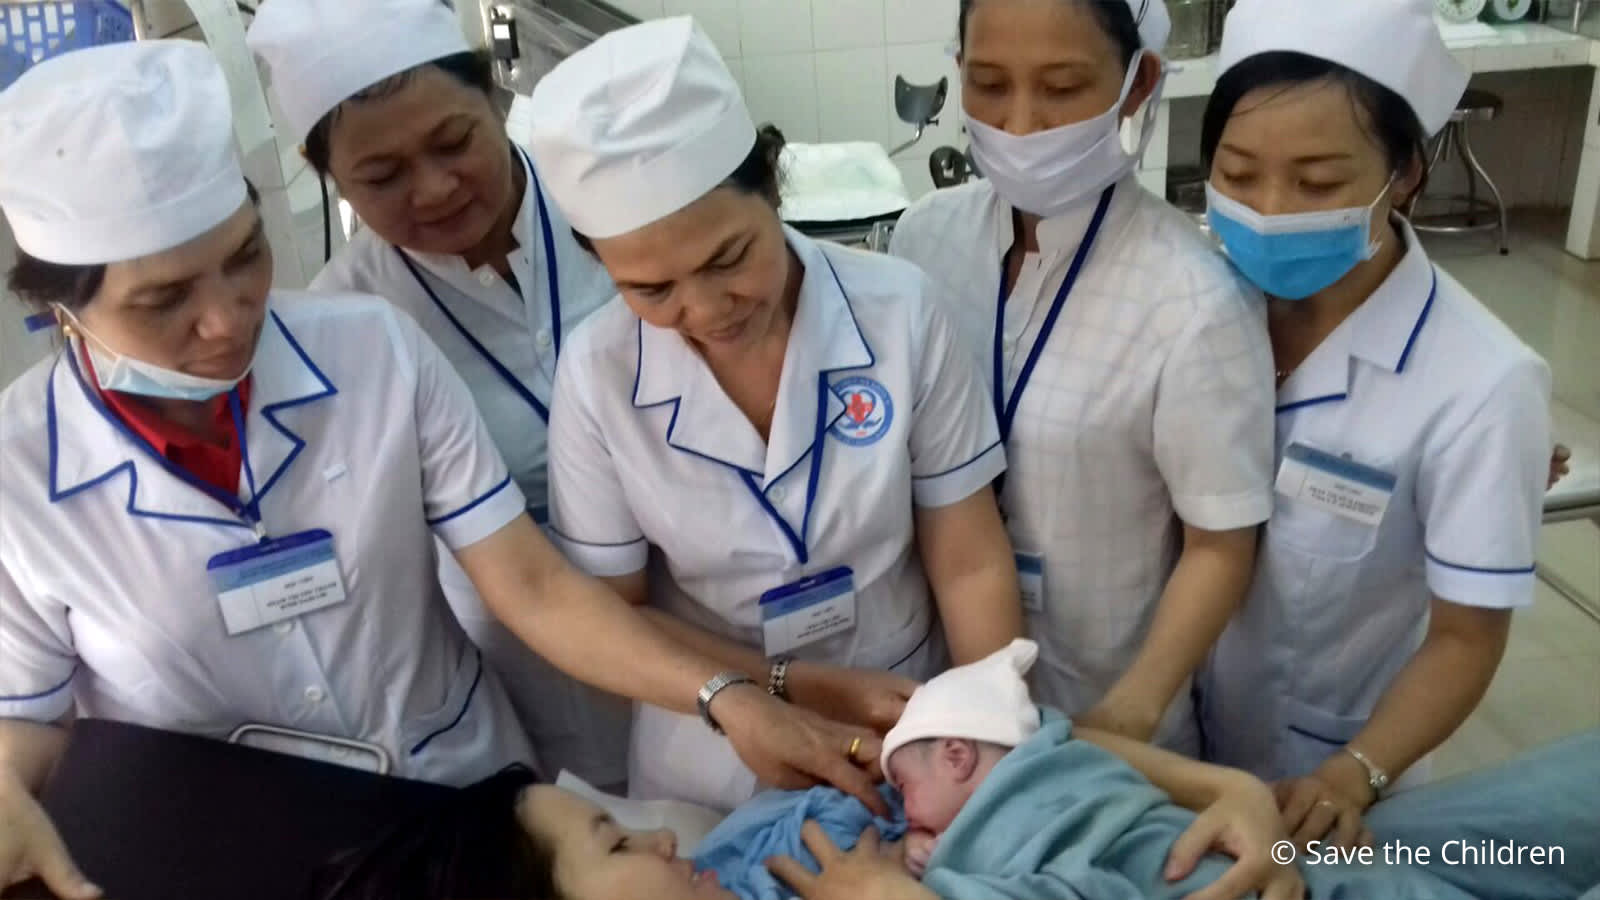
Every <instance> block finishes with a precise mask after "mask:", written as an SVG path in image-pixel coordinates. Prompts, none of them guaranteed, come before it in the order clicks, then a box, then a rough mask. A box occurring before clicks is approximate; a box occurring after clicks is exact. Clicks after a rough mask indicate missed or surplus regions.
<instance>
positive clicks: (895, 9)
mask: <svg viewBox="0 0 1600 900" xmlns="http://www.w3.org/2000/svg"><path fill="white" fill-rule="evenodd" d="M610 2H611V3H612V4H613V5H615V6H619V7H621V8H622V9H624V10H626V11H627V12H629V13H632V14H633V15H636V16H639V17H640V18H655V17H657V16H663V15H678V14H682V13H689V14H692V15H694V16H695V17H696V18H697V19H698V20H699V21H700V24H701V26H702V27H704V28H705V30H706V33H707V34H709V35H710V36H711V39H712V40H713V41H715V42H716V44H717V47H718V49H720V50H721V51H722V54H723V56H724V57H726V58H727V59H728V64H729V68H731V69H732V70H733V73H734V75H735V76H736V77H738V78H739V80H740V83H741V84H742V85H743V87H744V91H745V99H746V100H747V101H748V102H749V104H750V111H751V113H752V114H754V115H755V117H756V119H757V120H758V121H761V122H771V123H772V124H774V125H777V126H778V127H779V128H780V129H782V130H783V133H784V134H785V135H786V136H787V137H788V138H789V139H790V140H792V141H797V142H805V143H812V142H818V141H827V142H832V141H877V142H879V143H882V144H885V145H886V146H889V147H894V146H897V145H899V144H901V143H903V142H905V141H907V140H909V139H910V138H911V136H912V134H913V133H914V130H913V129H912V128H911V127H910V126H908V125H906V124H904V123H902V122H901V121H900V120H899V118H898V117H897V116H896V115H895V112H894V77H895V76H896V75H903V76H905V77H906V79H907V80H908V81H911V82H913V83H917V84H932V83H934V82H936V81H938V80H939V79H940V78H941V77H948V78H949V79H950V98H949V100H948V101H947V102H946V104H945V112H944V114H943V115H942V116H941V117H940V124H939V125H938V126H937V127H935V128H932V129H929V131H928V133H927V134H926V135H925V136H924V137H923V139H922V143H920V144H918V145H917V147H916V148H915V149H914V150H910V151H907V152H906V153H905V154H904V155H903V156H902V157H901V158H898V159H896V163H897V164H898V165H899V167H900V171H901V173H902V174H903V175H904V176H905V179H906V186H907V187H908V188H910V190H911V192H912V193H913V194H914V195H920V194H922V193H923V192H925V191H927V190H930V189H931V188H932V186H933V185H932V182H931V180H930V179H929V177H928V162H927V160H928V154H929V153H930V152H932V151H933V150H934V149H935V148H937V147H939V146H942V145H945V144H951V145H956V144H959V143H960V126H959V122H960V114H959V111H960V108H961V97H960V91H959V89H958V87H959V86H958V84H957V79H956V67H955V61H954V60H953V59H952V58H951V56H950V52H949V51H950V44H951V42H952V41H953V40H954V39H955V35H956V7H957V0H610Z"/></svg>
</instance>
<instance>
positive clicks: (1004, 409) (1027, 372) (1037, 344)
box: [994, 185, 1117, 444]
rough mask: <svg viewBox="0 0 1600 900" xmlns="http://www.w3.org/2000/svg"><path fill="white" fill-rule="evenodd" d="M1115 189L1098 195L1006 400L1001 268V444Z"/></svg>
mask: <svg viewBox="0 0 1600 900" xmlns="http://www.w3.org/2000/svg"><path fill="white" fill-rule="evenodd" d="M1116 189H1117V186H1116V185H1112V186H1111V187H1108V188H1106V189H1105V191H1104V192H1103V193H1102V194H1101V195H1100V205H1099V206H1097V207H1095V211H1094V218H1093V219H1091V220H1090V221H1089V230H1088V231H1087V232H1085V233H1084V236H1083V243H1081V244H1079V245H1078V253H1077V255H1076V256H1074V257H1073V258H1072V267H1071V268H1069V269H1068V270H1067V277H1066V278H1065V279H1063V280H1062V282H1061V288H1060V289H1059V290H1057V291H1056V298H1055V301H1054V302H1052V303H1051V304H1050V311H1049V313H1047V314H1046V315H1045V319H1044V325H1043V326H1042V327H1040V329H1039V337H1038V339H1037V340H1035V341H1034V343H1033V349H1032V350H1030V351H1029V352H1028V359H1027V361H1026V362H1024V363H1023V365H1022V371H1021V372H1020V373H1018V375H1017V385H1016V387H1014V388H1012V389H1011V395H1010V397H1009V398H1008V397H1007V396H1006V360H1005V349H1004V345H1005V331H1006V297H1007V295H1006V271H1005V263H1004V260H1002V261H1001V265H1000V295H999V299H998V300H997V302H996V304H995V306H996V312H995V323H994V408H995V414H996V415H998V416H999V418H1000V440H1001V441H1002V442H1003V443H1007V444H1009V442H1010V440H1011V426H1012V423H1013V422H1014V421H1015V420H1016V417H1017V407H1018V406H1020V405H1021V404H1022V395H1023V392H1024V391H1026V390H1027V389H1028V382H1029V381H1031V380H1033V370H1034V369H1035V368H1037V367H1038V365H1039V359H1040V357H1042V356H1043V355H1044V348H1045V345H1046V344H1048V343H1049V342H1050V334H1051V332H1053V331H1055V328H1056V320H1058V319H1059V318H1061V310H1062V309H1064V308H1066V305H1067V297H1068V296H1070V295H1071V294H1072V289H1073V288H1074V287H1075V286H1076V285H1077V283H1078V276H1079V275H1080V274H1082V272H1083V264H1084V262H1085V261H1087V260H1088V258H1089V251H1090V250H1092V249H1093V248H1094V243H1095V239H1096V238H1098V237H1099V236H1100V228H1101V226H1103V225H1104V224H1105V219H1106V211H1107V210H1108V209H1110V207H1111V197H1112V194H1114V193H1115V192H1116Z"/></svg>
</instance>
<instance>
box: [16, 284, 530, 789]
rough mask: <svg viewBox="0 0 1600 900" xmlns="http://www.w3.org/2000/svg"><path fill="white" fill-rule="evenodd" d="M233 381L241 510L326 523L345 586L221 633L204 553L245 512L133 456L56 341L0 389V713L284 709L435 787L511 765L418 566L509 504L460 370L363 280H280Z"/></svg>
mask: <svg viewBox="0 0 1600 900" xmlns="http://www.w3.org/2000/svg"><path fill="white" fill-rule="evenodd" d="M357 349H359V352H354V351H356V350H357ZM251 377H252V387H251V392H250V408H249V410H248V411H247V413H246V426H245V427H246V444H245V446H246V449H247V451H248V455H247V459H248V462H249V465H250V467H251V469H250V471H251V472H252V473H253V478H254V481H255V484H256V485H258V486H259V494H258V495H257V498H256V499H258V500H259V502H260V510H261V518H262V524H263V525H264V527H265V528H266V529H267V531H268V533H269V534H270V535H271V536H272V537H284V536H287V535H292V534H296V533H300V532H304V531H307V530H312V529H326V530H327V531H328V532H330V533H331V534H332V535H333V542H334V550H335V553H336V555H337V560H338V569H339V574H340V576H341V578H342V580H343V583H344V587H345V590H346V592H347V594H348V597H347V599H346V600H345V601H344V602H343V603H341V604H339V605H336V606H331V607H328V608H325V609H321V610H319V611H316V612H311V613H307V614H304V615H302V616H300V617H299V618H296V619H292V620H288V621H284V622H280V623H278V624H276V625H269V626H266V627H262V628H258V629H256V630H253V631H246V632H243V633H240V634H237V636H229V632H228V630H227V629H226V628H225V627H224V624H223V620H222V616H221V614H220V612H219V607H218V600H217V596H216V594H215V593H214V591H213V588H212V585H211V583H210V581H209V580H208V578H207V563H208V561H209V560H211V559H212V558H213V557H215V556H217V555H218V554H221V553H224V552H227V551H232V550H237V549H239V548H242V547H246V546H249V545H250V544H252V543H254V541H255V536H254V534H253V532H252V529H251V527H250V526H249V525H248V524H246V523H245V522H244V521H243V520H242V519H240V518H239V517H238V516H237V515H235V514H234V513H233V512H232V511H231V510H230V509H229V508H228V507H226V506H224V505H223V504H221V503H220V502H219V501H217V500H216V499H215V498H213V497H212V496H210V495H208V494H206V493H204V492H202V491H200V490H198V489H197V488H195V487H193V486H192V485H191V484H190V483H189V482H187V481H185V480H183V479H181V478H179V477H178V476H176V475H174V474H173V473H172V472H171V471H170V470H169V469H168V468H167V467H166V466H165V465H163V464H162V463H161V462H159V461H157V460H156V459H154V458H153V457H152V456H150V455H148V453H147V452H146V451H145V450H144V449H142V448H141V446H140V445H139V444H137V443H136V442H135V440H134V439H132V438H131V437H130V435H129V432H128V431H127V430H126V428H125V427H124V426H122V425H120V423H119V422H117V421H116V420H114V419H113V418H111V417H110V414H109V413H108V412H106V411H105V410H104V409H103V407H102V406H101V404H100V401H99V399H98V395H97V394H95V393H94V392H93V391H92V389H91V388H89V387H87V386H86V385H85V383H84V382H83V380H82V379H81V377H80V375H79V374H78V370H77V368H76V367H75V366H74V364H73V361H72V359H71V358H70V357H69V355H68V354H66V353H62V354H58V355H57V356H56V357H54V358H53V359H49V360H46V361H44V362H43V363H41V364H40V365H39V366H37V367H35V368H34V369H32V370H31V371H29V372H28V373H27V374H26V375H24V376H23V377H22V378H21V379H19V380H18V381H17V382H16V383H15V384H13V385H12V386H11V387H10V388H8V389H7V390H6V391H5V393H4V394H0V470H3V471H4V472H5V477H4V478H3V479H0V718H20V719H30V720H34V721H39V722H48V721H53V720H55V719H57V718H59V717H61V716H62V715H64V714H66V713H67V712H68V711H70V710H73V709H74V708H75V709H76V711H77V713H78V714H79V715H83V716H97V717H106V718H113V719H120V720H124V721H130V722H136V723H140V724H144V725H149V726H154V727H158V728H166V729H172V730H177V731H184V732H189V733H194V734H200V735H206V736H209V737H216V738H226V737H227V736H228V735H229V734H230V733H231V732H232V731H233V730H234V729H235V728H237V727H239V726H240V725H243V724H246V723H265V724H270V725H277V726H286V727H290V728H295V729H300V730H304V731H310V732H315V733H318V734H324V735H332V736H336V737H341V738H350V739H355V740H360V741H365V742H370V743H375V744H377V745H380V746H382V747H383V748H384V749H385V750H386V751H387V752H388V754H389V755H390V757H391V758H392V761H393V763H394V772H395V774H398V775H401V776H405V777H410V778H418V779H424V780H430V781H439V782H444V783H449V784H465V783H468V782H471V781H474V780H476V779H479V778H482V777H485V776H488V775H490V774H492V773H494V772H495V771H497V770H498V769H500V768H501V767H503V766H505V765H507V764H508V763H512V762H518V761H522V762H527V761H528V760H529V759H530V758H531V750H530V748H529V746H528V743H527V740H526V738H525V737H524V735H523V733H522V730H521V729H520V728H519V727H518V724H517V721H516V716H515V713H514V712H513V710H512V708H511V705H510V703H509V702H508V700H507V699H506V696H505V693H504V692H503V690H502V689H501V686H500V683H499V681H498V680H497V679H496V678H495V676H494V675H493V673H491V672H489V671H487V670H486V669H485V668H484V667H483V666H482V664H481V660H480V656H479V653H478V651H477V650H476V649H475V648H473V646H472V645H471V644H470V643H469V642H468V640H467V639H466V636H465V635H464V634H462V632H461V629H460V628H459V627H458V626H457V624H456V622H455V619H454V618H453V617H452V616H451V614H450V610H449V608H448V606H447V605H446V604H445V602H444V598H443V596H442V595H441V592H440V589H439V587H438V581H437V578H436V576H435V571H436V565H437V564H436V560H435V558H434V553H433V552H432V548H433V541H434V538H435V537H437V538H438V539H439V540H440V541H442V542H443V543H444V545H445V546H448V547H450V548H453V549H457V550H459V549H462V548H465V547H468V546H471V545H472V544H474V543H476V542H478V541H481V540H483V539H484V538H487V537H489V536H490V535H492V534H494V533H495V532H497V531H499V530H500V529H501V528H503V527H504V526H505V525H506V524H508V523H509V522H511V521H512V520H514V519H515V518H516V517H517V516H519V515H522V514H523V509H524V501H523V497H522V493H521V491H519V490H518V489H517V486H516V484H515V483H513V482H512V481H511V479H510V478H509V477H508V475H507V472H506V468H505V464H504V463H503V462H502V461H501V459H500V456H499V454H498V453H496V452H495V449H494V445H493V443H492V442H491V441H490V439H489V434H488V431H487V430H486V429H485V428H484V425H483V423H482V420H481V419H480V418H479V416H478V415H477V412H476V411H475V410H474V409H473V406H472V402H471V396H470V395H469V394H468V392H467V389H466V386H465V385H464V384H462V382H461V379H460V377H459V376H458V375H456V373H455V371H454V369H452V368H451V367H450V365H449V363H448V362H447V361H446V360H445V359H444V357H443V356H442V355H440V353H439V352H438V350H437V349H436V348H435V347H434V345H433V344H432V342H431V341H429V340H428V339H427V337H426V336H424V335H423V333H422V332H421V330H419V329H418V328H417V326H416V324H415V323H413V322H412V321H411V320H410V319H409V318H407V317H405V316H403V315H400V314H398V313H396V312H395V311H394V310H393V309H392V308H391V307H390V306H389V305H388V304H386V303H384V302H382V301H380V300H378V299H377V298H373V297H366V296H358V295H351V294H346V295H335V296H316V295H306V294H292V293H278V294H275V295H273V298H272V300H271V302H270V305H269V314H268V316H267V318H266V321H265V323H264V325H263V332H262V336H261V341H260V351H259V355H258V357H257V359H256V362H255V365H254V367H253V369H252V375H251ZM240 484H241V493H242V496H241V500H246V499H248V488H246V487H245V486H244V485H245V484H246V479H245V478H243V477H241V479H240Z"/></svg>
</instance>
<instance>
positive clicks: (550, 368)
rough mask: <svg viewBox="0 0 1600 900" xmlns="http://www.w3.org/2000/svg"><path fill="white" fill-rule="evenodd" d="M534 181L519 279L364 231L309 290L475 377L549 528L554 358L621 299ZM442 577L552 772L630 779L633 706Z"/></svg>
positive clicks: (472, 385)
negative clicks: (572, 673)
mask: <svg viewBox="0 0 1600 900" xmlns="http://www.w3.org/2000/svg"><path fill="white" fill-rule="evenodd" d="M512 154H513V156H514V157H515V164H516V165H518V166H521V167H522V169H523V171H524V173H525V175H526V176H527V186H526V188H525V190H524V191H523V197H522V208H521V210H520V211H519V212H518V214H517V218H516V224H515V225H514V226H513V230H512V235H513V237H514V238H515V239H516V242H517V248H516V249H515V250H513V251H512V253H511V254H510V256H509V257H508V258H507V262H509V263H510V265H511V271H512V276H513V280H512V281H508V280H507V279H505V278H502V277H501V276H500V274H499V273H498V272H496V271H495V270H494V268H493V267H492V266H487V265H485V266H480V267H479V268H477V269H469V268H468V267H467V264H466V262H465V261H463V260H462V258H461V257H459V256H451V255H443V254H429V253H413V252H410V251H402V250H400V249H399V248H397V247H395V246H394V245H393V244H390V243H388V242H386V241H384V240H383V239H382V238H380V237H378V235H377V234H376V233H375V232H373V231H371V230H370V229H368V230H363V231H360V232H358V233H357V234H356V236H355V237H354V239H353V240H352V241H351V243H350V245H349V246H347V247H346V248H345V249H344V250H343V251H341V252H340V254H339V255H338V256H336V257H335V258H334V259H333V261H332V262H330V263H329V264H328V266H327V267H326V268H324V269H323V270H322V272H321V274H319V275H318V276H317V277H316V279H315V280H314V281H313V282H312V283H311V287H312V289H313V290H344V291H362V292H367V293H373V294H377V295H379V296H382V297H385V298H387V299H389V300H390V301H392V302H393V303H394V304H395V305H396V306H398V307H400V308H401V309H403V310H405V311H406V312H407V313H409V314H410V315H411V316H412V317H413V318H415V319H416V320H417V322H418V323H419V324H420V325H421V326H422V328H423V330H424V331H426V332H427V333H428V334H429V335H430V336H431V337H432V338H433V339H434V340H435V341H436V342H437V343H438V345H439V349H440V350H442V351H443V352H444V355H445V356H446V358H448V359H449V360H450V362H451V364H452V365H454V366H455V368H456V371H457V372H459V373H460V374H461V377H462V378H463V379H464V380H465V381H466V383H467V388H468V389H469V390H470V391H471V392H472V399H473V402H474V403H476V404H477V407H478V411H479V412H480V413H482V414H483V418H484V421H485V423H486V424H487V425H488V428H489V433H490V435H491V436H492V437H493V438H494V443H495V446H496V447H497V448H499V450H500V453H501V455H502V456H504V457H505V459H506V463H507V465H508V466H509V467H510V469H511V475H512V478H513V479H514V480H515V481H516V483H517V485H518V486H519V487H521V489H522V493H523V495H524V496H526V497H527V498H528V503H529V511H530V512H531V513H532V515H533V516H534V519H535V520H536V521H538V522H540V523H544V522H547V521H548V519H549V513H548V508H547V504H548V501H547V499H546V498H547V495H548V489H547V480H546V471H547V467H546V429H547V427H548V422H549V416H550V413H549V410H550V401H551V393H552V387H553V385H554V382H555V374H556V358H557V354H558V353H560V351H561V350H562V348H563V345H564V343H565V342H566V340H567V338H568V336H570V335H571V334H572V331H573V329H575V328H576V327H577V325H578V323H579V322H581V321H583V319H584V318H586V317H587V316H588V315H589V314H590V313H592V312H594V311H595V310H596V309H598V308H599V307H600V306H601V305H603V304H604V303H605V302H606V301H608V300H610V299H611V298H612V297H613V296H614V295H615V294H616V288H615V287H614V286H613V285H612V283H611V278H610V276H608V275H607V274H606V271H605V269H604V267H602V266H601V265H600V264H599V262H598V261H597V260H596V259H595V258H594V257H593V256H592V255H591V254H589V253H588V252H586V251H585V250H583V248H581V247H579V246H578V243H577V241H576V240H574V239H573V236H572V228H571V226H569V225H568V224H567V221H566V219H565V217H563V216H562V215H561V211H560V209H558V208H557V207H556V205H555V204H554V203H552V202H550V200H549V198H548V197H546V196H545V194H544V191H543V187H542V186H541V184H540V183H539V178H538V174H537V173H536V172H535V171H534V169H533V166H532V164H531V162H530V161H529V159H528V157H527V154H526V153H525V152H524V151H523V150H522V149H521V148H520V147H514V148H513V150H512ZM440 579H441V580H442V581H443V583H444V587H445V594H446V596H447V597H448V598H449V600H450V606H451V608H452V609H454V610H455V612H456V615H457V617H458V618H459V619H460V620H461V622H462V624H463V626H464V627H465V628H466V630H467V634H468V635H469V636H470V637H471V638H472V639H473V641H474V642H475V643H476V644H477V645H478V646H479V647H481V648H483V650H484V652H485V654H486V655H487V657H488V659H489V660H490V662H491V664H492V666H493V667H494V668H495V669H496V670H497V671H498V672H499V673H500V674H501V676H502V677H503V678H504V679H505V681H506V687H507V690H508V691H509V693H510V694H511V699H512V703H513V704H515V705H516V707H517V712H518V714H519V715H520V716H521V718H522V722H523V724H524V725H525V726H526V727H527V729H528V732H529V735H530V736H531V737H532V738H533V742H534V747H535V749H536V750H537V751H538V756H539V764H540V766H541V767H542V768H543V769H545V770H547V772H546V774H548V775H549V776H550V777H552V778H553V777H554V776H555V775H556V774H557V773H558V772H560V771H561V770H563V769H567V770H571V771H572V772H573V773H575V774H577V775H579V776H581V777H582V778H584V779H585V780H587V781H589V782H590V783H592V784H602V785H616V784H619V783H621V782H622V780H623V779H624V778H625V777H626V775H627V771H626V766H627V759H626V756H625V747H626V744H627V727H628V717H629V706H628V704H627V703H625V702H624V701H622V700H620V699H618V698H615V697H612V696H611V695H608V694H605V693H603V692H601V691H598V690H596V689H594V688H590V687H588V686H587V685H583V684H580V683H578V682H576V681H574V680H572V679H571V678H569V677H567V676H566V675H564V674H563V673H561V672H560V671H558V670H557V669H556V668H555V667H554V666H551V665H550V664H549V663H547V662H545V661H544V659H543V658H542V657H540V656H538V655H537V654H535V653H534V652H533V651H532V650H530V649H528V647H527V646H526V645H525V644H523V642H522V641H521V640H520V639H518V638H517V637H516V636H515V635H514V634H512V633H511V631H510V629H507V628H506V627H505V626H503V625H501V624H500V622H499V621H498V620H497V619H495V618H494V616H493V615H491V614H490V613H489V612H488V610H487V609H485V608H484V605H483V602H482V600H481V599H479V597H478V595H477V592H476V591H475V590H474V589H473V587H472V583H471V581H470V580H468V578H467V576H466V573H465V572H463V571H462V570H461V567H460V566H459V565H458V564H457V563H456V561H455V558H454V557H453V556H450V555H449V554H441V556H440Z"/></svg>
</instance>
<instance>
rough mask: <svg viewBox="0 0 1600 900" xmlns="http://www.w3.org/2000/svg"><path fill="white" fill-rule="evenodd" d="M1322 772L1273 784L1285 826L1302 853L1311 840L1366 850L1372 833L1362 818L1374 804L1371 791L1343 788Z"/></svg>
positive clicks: (1370, 841) (1367, 789) (1368, 788)
mask: <svg viewBox="0 0 1600 900" xmlns="http://www.w3.org/2000/svg"><path fill="white" fill-rule="evenodd" d="M1340 780H1341V779H1338V778H1336V777H1333V776H1330V775H1328V774H1325V773H1324V772H1323V770H1321V769H1319V770H1318V771H1316V772H1314V773H1312V774H1310V775H1307V776H1305V777H1304V778H1294V779H1290V780H1288V781H1280V782H1278V783H1277V784H1275V785H1273V793H1274V794H1276V795H1277V799H1278V808H1279V809H1280V810H1282V812H1283V825H1284V828H1286V829H1287V830H1288V832H1289V834H1290V836H1291V838H1292V839H1293V840H1294V842H1295V844H1297V845H1298V846H1299V847H1300V849H1301V850H1306V845H1308V844H1310V843H1311V842H1312V841H1321V842H1322V843H1323V844H1328V845H1333V846H1336V847H1346V848H1354V847H1367V846H1371V845H1372V833H1371V832H1369V831H1367V830H1366V828H1365V826H1364V825H1363V824H1362V821H1361V816H1362V815H1363V814H1364V813H1365V812H1366V811H1367V807H1368V806H1371V805H1372V799H1373V798H1372V789H1371V788H1370V787H1368V786H1367V785H1365V784H1362V785H1361V786H1360V787H1359V788H1357V787H1354V786H1352V785H1341V784H1340V783H1339V782H1340Z"/></svg>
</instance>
